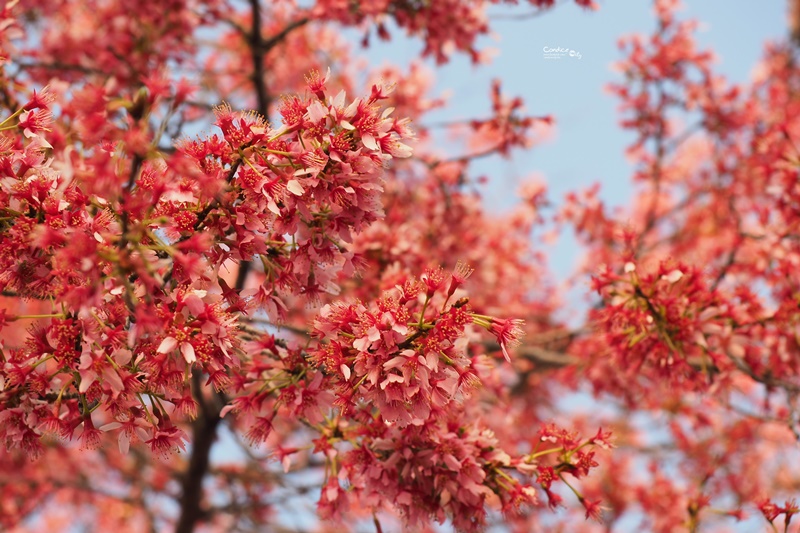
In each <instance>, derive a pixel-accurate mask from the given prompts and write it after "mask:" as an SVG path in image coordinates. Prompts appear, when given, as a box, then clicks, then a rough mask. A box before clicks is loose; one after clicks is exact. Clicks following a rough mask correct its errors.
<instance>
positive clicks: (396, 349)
mask: <svg viewBox="0 0 800 533" xmlns="http://www.w3.org/2000/svg"><path fill="white" fill-rule="evenodd" d="M468 273H469V271H468V270H465V268H464V267H460V268H459V269H457V270H456V271H455V272H454V273H453V275H451V276H450V283H449V285H446V284H445V281H446V275H445V274H444V272H443V271H442V270H441V269H439V268H433V269H428V270H427V271H426V272H425V273H424V274H423V275H422V276H421V277H420V279H419V280H417V279H409V280H407V281H406V282H405V283H404V284H403V285H402V286H398V287H397V288H396V289H395V290H393V291H390V292H388V293H385V294H384V296H383V297H382V298H381V299H380V300H379V301H378V302H377V304H376V305H375V306H374V307H371V308H368V307H366V306H365V305H363V304H361V303H353V304H341V303H340V304H333V305H327V306H325V307H324V308H323V309H322V311H321V312H320V314H319V317H318V318H317V320H316V322H315V324H314V327H315V333H316V334H317V335H318V336H319V337H320V338H323V339H325V340H326V341H327V342H326V343H324V344H321V345H320V347H319V348H318V350H317V351H316V352H315V353H314V354H313V361H314V362H315V363H316V364H317V365H318V366H320V367H321V368H323V369H324V370H325V372H326V373H327V374H329V375H331V376H334V377H335V379H334V381H335V383H336V390H337V402H338V403H339V404H340V405H341V406H342V407H343V408H344V409H349V408H351V407H352V406H353V405H354V403H355V402H356V401H358V400H360V399H363V400H365V401H367V402H369V403H370V404H373V405H374V406H375V407H376V408H377V411H378V413H380V416H381V417H382V418H383V419H384V420H386V421H387V422H391V423H396V424H399V425H400V426H401V427H405V426H407V425H409V424H413V425H421V424H424V423H425V421H426V420H428V419H429V418H431V417H433V418H437V417H440V416H442V415H443V414H444V413H445V412H446V408H447V405H448V404H449V403H450V402H451V401H453V399H454V398H455V397H456V395H457V393H458V392H459V391H462V390H463V389H464V388H465V387H467V386H469V385H471V384H474V383H475V381H476V380H477V377H476V374H475V370H474V368H473V367H472V361H471V359H470V358H469V356H468V354H467V352H466V342H465V341H466V339H465V338H464V331H465V328H466V327H467V326H468V325H469V324H471V323H472V322H473V316H472V314H471V313H470V311H469V305H468V304H467V303H465V302H463V301H456V302H454V303H453V304H452V305H449V306H448V305H447V303H448V302H449V300H450V296H451V295H452V294H453V293H454V292H455V289H456V288H457V287H458V286H459V285H460V284H461V283H463V281H464V279H465V278H466V275H468ZM451 287H452V290H451ZM446 293H449V294H447V295H446V296H445V294H446Z"/></svg>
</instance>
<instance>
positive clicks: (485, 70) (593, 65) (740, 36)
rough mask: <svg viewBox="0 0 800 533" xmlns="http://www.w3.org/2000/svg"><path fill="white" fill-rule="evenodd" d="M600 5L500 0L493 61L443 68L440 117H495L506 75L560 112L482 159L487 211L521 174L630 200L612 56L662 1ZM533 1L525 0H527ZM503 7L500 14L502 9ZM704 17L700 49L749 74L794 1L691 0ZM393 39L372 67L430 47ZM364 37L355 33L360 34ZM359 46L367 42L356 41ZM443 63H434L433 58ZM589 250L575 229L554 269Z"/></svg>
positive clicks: (537, 104)
mask: <svg viewBox="0 0 800 533" xmlns="http://www.w3.org/2000/svg"><path fill="white" fill-rule="evenodd" d="M598 3H599V4H600V9H599V10H597V11H586V10H584V9H581V8H580V7H578V6H576V5H574V4H573V3H572V2H561V3H559V5H558V6H556V8H555V9H553V10H551V11H550V12H548V13H545V14H543V15H541V16H538V17H532V18H524V19H513V18H509V15H513V14H527V13H531V12H533V8H531V7H529V6H527V5H519V6H516V7H514V6H493V7H492V9H491V11H490V17H491V18H492V21H491V22H492V29H493V30H494V35H493V36H491V37H486V38H482V39H481V41H480V43H481V47H491V48H494V49H496V50H497V55H496V56H495V57H494V60H493V61H492V63H491V64H489V65H481V66H479V67H474V66H472V65H471V64H470V62H469V60H468V58H466V57H464V56H461V55H457V56H456V57H455V58H454V60H453V61H452V62H451V63H450V64H448V65H446V66H444V67H443V68H437V69H436V79H437V83H436V89H435V93H434V94H436V95H438V94H440V93H441V92H443V91H449V92H450V94H451V96H450V98H449V106H448V108H447V109H446V110H444V111H439V112H436V113H434V114H431V116H430V119H431V122H437V121H446V120H456V119H459V118H472V117H476V116H478V117H485V116H488V113H489V106H490V102H489V100H488V94H489V87H490V83H491V80H492V79H493V78H501V79H502V81H503V90H504V92H505V93H506V94H508V95H510V96H517V95H519V96H522V97H523V98H524V100H525V102H526V106H527V109H528V111H529V113H530V114H532V115H537V116H538V115H553V116H554V117H555V119H556V132H555V135H554V137H553V138H552V139H551V140H550V141H548V142H547V143H545V144H542V145H538V146H536V147H534V148H533V149H531V150H528V151H517V152H515V154H514V157H513V158H512V159H511V160H510V161H509V160H502V159H499V158H492V159H487V160H484V161H480V162H479V163H477V164H475V166H474V169H475V172H476V174H484V173H485V174H486V175H488V176H489V177H490V179H491V183H490V184H489V185H488V186H487V188H486V190H485V200H486V206H487V209H489V210H490V211H495V212H502V211H503V210H504V209H507V208H508V207H509V206H510V205H513V203H514V201H515V199H514V196H513V191H514V190H515V189H516V185H517V184H518V183H519V182H520V180H521V179H523V178H525V177H526V176H529V175H531V174H532V173H534V172H536V173H540V174H542V175H543V176H544V177H545V178H546V181H547V184H548V188H549V190H550V198H551V200H553V201H554V202H555V203H556V204H558V203H559V202H560V199H561V198H563V195H564V193H565V192H567V191H569V190H575V189H578V188H582V187H585V186H588V185H590V184H592V183H594V182H601V183H602V192H601V197H602V198H603V199H604V200H605V201H606V202H607V203H608V204H610V205H612V206H613V205H624V204H625V203H626V202H627V201H628V200H629V199H630V175H631V170H632V169H631V166H630V164H629V163H628V162H627V161H626V159H625V157H624V149H625V146H626V145H627V144H628V143H629V142H630V140H631V135H630V134H629V133H626V132H624V131H622V130H621V129H620V128H619V127H618V125H617V124H618V120H619V115H618V113H617V105H618V101H617V100H616V99H615V98H614V97H612V96H611V95H610V94H607V93H606V92H605V91H604V89H603V88H604V87H605V86H606V85H607V84H608V83H609V82H612V81H617V80H619V74H617V73H616V72H614V71H613V69H612V64H613V63H614V62H616V61H618V60H619V59H620V58H621V52H620V51H619V49H618V47H617V41H618V39H619V37H621V36H623V35H628V34H631V33H642V34H648V33H650V31H651V30H652V29H653V28H654V27H655V19H654V16H653V13H652V2H649V1H646V0H599V2H598ZM521 4H523V3H521ZM498 15H499V17H498ZM690 17H691V18H696V19H698V20H700V21H701V23H702V24H701V26H700V29H699V31H698V32H697V34H696V37H697V40H698V44H699V47H700V48H711V49H713V50H714V52H715V54H716V55H717V58H718V65H717V66H718V72H719V73H721V74H723V75H725V76H726V77H728V78H729V79H730V80H732V81H736V82H741V81H746V80H747V79H748V78H749V77H750V73H751V72H752V69H753V67H754V66H755V64H756V62H757V61H758V60H759V58H760V57H761V55H762V52H763V49H764V43H765V42H766V41H768V40H770V41H775V40H777V39H780V38H783V37H784V36H785V35H786V33H787V23H786V2H785V1H783V0H773V1H768V2H767V1H764V2H754V1H752V0H695V1H691V0H688V1H685V2H684V6H683V10H682V11H681V12H680V15H679V18H690ZM392 34H393V39H392V41H390V42H388V43H381V42H380V41H378V40H377V39H373V40H372V45H373V46H372V47H371V48H370V49H368V50H366V51H363V50H358V52H359V53H365V55H366V56H367V57H368V59H369V61H370V63H371V64H372V65H380V64H383V63H395V64H398V65H406V64H407V63H408V62H409V61H410V60H412V59H413V58H415V57H417V56H418V54H419V52H420V50H421V49H422V45H421V43H420V41H419V40H418V39H408V38H405V37H403V36H402V34H401V32H398V31H396V30H395V31H393V32H392ZM354 42H355V40H354ZM356 46H357V45H356ZM544 47H549V48H557V47H562V48H569V49H572V50H576V51H577V52H579V53H580V55H581V57H580V59H577V58H571V57H563V58H561V59H555V60H554V59H547V58H545V57H544V53H543V48H544ZM428 63H429V64H430V65H433V62H431V61H429V62H428ZM579 253H580V252H579V250H578V248H577V247H576V246H575V242H574V240H573V239H572V238H570V237H569V236H565V237H564V238H562V239H561V240H560V242H559V244H557V245H556V246H554V248H553V249H552V252H551V253H550V254H549V258H550V265H551V268H552V269H553V270H554V272H556V274H557V277H558V278H560V279H565V278H566V276H567V275H568V274H569V273H570V272H571V271H572V269H573V268H574V266H575V265H576V262H577V260H578V259H579Z"/></svg>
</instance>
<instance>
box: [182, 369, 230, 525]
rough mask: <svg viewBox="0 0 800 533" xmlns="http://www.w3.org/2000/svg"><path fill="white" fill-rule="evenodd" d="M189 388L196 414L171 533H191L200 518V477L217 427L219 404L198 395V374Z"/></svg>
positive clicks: (201, 491)
mask: <svg viewBox="0 0 800 533" xmlns="http://www.w3.org/2000/svg"><path fill="white" fill-rule="evenodd" d="M192 391H193V393H194V396H195V399H196V400H197V403H198V404H199V405H200V413H199V416H198V417H197V419H196V420H195V421H194V422H193V423H192V448H191V456H190V457H189V466H188V468H187V470H186V472H185V473H184V475H183V479H182V481H181V489H182V490H181V499H180V508H181V515H180V517H179V519H178V523H177V525H176V526H175V533H192V532H193V531H194V528H195V526H196V525H197V523H198V522H199V521H201V520H202V519H203V516H204V514H205V513H204V512H203V510H202V509H201V508H200V502H201V500H202V498H203V478H205V476H206V474H207V473H208V467H209V457H210V455H211V447H212V446H213V444H214V441H215V440H216V437H217V428H218V427H219V423H220V422H221V419H220V417H219V413H220V411H221V406H220V405H219V402H217V401H216V395H214V396H213V397H212V398H211V399H210V400H208V401H206V400H205V399H204V398H203V394H202V383H201V379H200V374H199V373H195V374H194V376H193V377H192Z"/></svg>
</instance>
